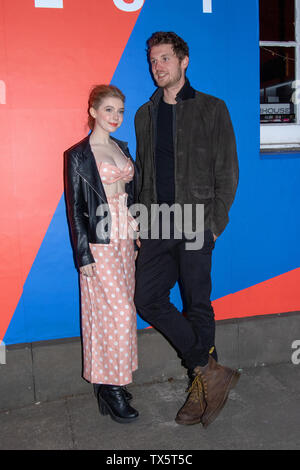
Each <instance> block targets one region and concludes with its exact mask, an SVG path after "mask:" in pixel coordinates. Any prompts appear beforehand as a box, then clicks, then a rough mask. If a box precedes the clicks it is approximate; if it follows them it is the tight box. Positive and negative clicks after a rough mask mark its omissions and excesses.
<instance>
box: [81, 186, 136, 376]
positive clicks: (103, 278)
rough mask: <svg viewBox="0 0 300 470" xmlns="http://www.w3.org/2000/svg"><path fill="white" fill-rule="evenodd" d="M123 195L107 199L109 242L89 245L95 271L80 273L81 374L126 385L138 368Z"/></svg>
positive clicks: (131, 256) (131, 258) (131, 255)
mask: <svg viewBox="0 0 300 470" xmlns="http://www.w3.org/2000/svg"><path fill="white" fill-rule="evenodd" d="M126 196H127V195H124V194H123V195H119V194H118V195H115V196H112V197H110V198H107V200H108V203H109V205H110V210H111V214H112V235H114V236H111V238H110V243H109V244H108V245H104V244H90V248H91V251H92V254H93V256H94V259H95V262H96V265H97V270H96V273H95V276H93V277H86V276H83V275H80V288H81V329H82V342H83V377H84V378H85V379H86V380H88V381H89V382H91V383H102V384H111V385H127V384H129V383H131V382H132V372H133V371H134V370H136V369H137V327H136V309H135V305H134V302H133V295H134V288H135V262H134V248H133V241H132V239H131V238H128V237H127V238H126V237H123V238H122V237H120V230H119V227H123V225H124V224H123V223H120V222H121V221H123V222H124V221H125V219H126V220H127V219H129V218H130V214H129V212H128V209H127V204H126ZM129 224H130V222H129ZM126 227H127V225H126ZM122 232H124V230H122ZM123 235H124V234H123Z"/></svg>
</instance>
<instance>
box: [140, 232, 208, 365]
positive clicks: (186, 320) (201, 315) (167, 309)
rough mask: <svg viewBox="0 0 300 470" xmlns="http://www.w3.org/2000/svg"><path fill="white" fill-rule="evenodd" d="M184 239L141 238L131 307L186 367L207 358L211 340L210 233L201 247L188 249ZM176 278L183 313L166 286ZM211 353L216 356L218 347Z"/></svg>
mask: <svg viewBox="0 0 300 470" xmlns="http://www.w3.org/2000/svg"><path fill="white" fill-rule="evenodd" d="M185 243H186V240H185V239H181V240H176V239H174V238H171V239H170V240H162V239H159V240H151V239H143V240H141V248H140V252H139V255H138V257H137V266H136V290H135V305H136V308H137V310H138V313H139V314H140V316H141V318H143V319H144V320H145V321H147V322H148V323H149V324H150V325H152V326H153V327H154V328H156V329H157V330H158V331H160V332H161V333H162V334H163V335H164V336H165V337H166V338H167V339H168V340H169V342H170V343H171V344H172V345H173V347H174V348H175V349H176V350H177V353H178V355H179V356H180V357H181V359H182V362H183V364H184V366H185V367H187V368H188V369H194V368H195V367H196V366H197V365H200V366H204V365H206V364H207V362H208V354H209V350H210V349H211V348H212V346H214V344H215V320H214V312H213V308H212V306H211V301H210V294H211V256H212V250H213V248H214V240H213V234H212V233H211V231H210V230H207V231H205V232H204V245H203V247H202V248H201V249H198V250H186V249H185ZM177 281H179V282H180V285H181V288H182V294H183V303H184V304H185V308H184V310H185V313H186V315H185V316H184V315H182V314H181V313H180V312H179V311H178V310H177V308H176V307H175V306H174V305H173V304H172V303H171V302H170V290H171V289H172V287H173V286H174V285H175V283H176V282H177ZM213 356H214V357H215V358H217V357H216V351H214V353H213Z"/></svg>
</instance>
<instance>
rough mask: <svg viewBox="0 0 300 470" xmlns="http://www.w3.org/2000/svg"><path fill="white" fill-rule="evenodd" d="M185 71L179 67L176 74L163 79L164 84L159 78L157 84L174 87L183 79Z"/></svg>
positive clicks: (161, 86) (163, 86)
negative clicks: (160, 82)
mask: <svg viewBox="0 0 300 470" xmlns="http://www.w3.org/2000/svg"><path fill="white" fill-rule="evenodd" d="M182 75H183V72H182V70H181V68H180V67H178V69H177V71H176V73H175V75H174V76H173V77H169V79H168V80H166V81H165V82H164V81H162V84H161V85H160V84H159V80H156V84H157V86H158V87H160V88H172V87H174V86H176V85H177V83H178V82H180V80H181V79H182Z"/></svg>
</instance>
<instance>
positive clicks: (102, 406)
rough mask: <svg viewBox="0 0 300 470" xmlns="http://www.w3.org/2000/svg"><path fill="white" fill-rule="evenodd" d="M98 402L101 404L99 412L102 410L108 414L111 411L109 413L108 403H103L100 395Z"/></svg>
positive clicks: (103, 413)
mask: <svg viewBox="0 0 300 470" xmlns="http://www.w3.org/2000/svg"><path fill="white" fill-rule="evenodd" d="M98 404H99V412H100V413H101V414H102V415H103V416H106V415H108V414H109V413H108V410H107V407H106V404H105V403H103V401H102V400H100V399H99V397H98Z"/></svg>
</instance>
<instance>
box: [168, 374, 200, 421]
mask: <svg viewBox="0 0 300 470" xmlns="http://www.w3.org/2000/svg"><path fill="white" fill-rule="evenodd" d="M205 387H206V385H205V386H204V385H203V383H202V380H201V378H200V376H199V374H197V373H196V374H195V378H194V380H193V382H192V385H191V386H190V388H189V389H188V397H187V399H186V401H185V404H184V405H183V406H182V407H181V408H180V410H179V411H178V413H177V416H176V418H175V421H176V423H177V424H197V423H201V417H202V415H203V413H204V411H205V408H206V401H205V396H206V388H205Z"/></svg>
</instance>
